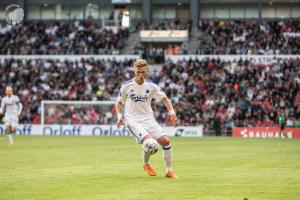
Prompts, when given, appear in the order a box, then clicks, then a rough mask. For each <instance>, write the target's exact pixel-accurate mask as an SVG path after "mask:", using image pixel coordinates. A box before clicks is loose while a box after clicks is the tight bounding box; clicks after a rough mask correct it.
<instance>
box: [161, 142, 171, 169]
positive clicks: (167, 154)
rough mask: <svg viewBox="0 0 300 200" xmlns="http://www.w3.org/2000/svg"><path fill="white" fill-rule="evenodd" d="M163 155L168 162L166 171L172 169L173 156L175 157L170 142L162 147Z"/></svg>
mask: <svg viewBox="0 0 300 200" xmlns="http://www.w3.org/2000/svg"><path fill="white" fill-rule="evenodd" d="M162 149H163V150H162V155H163V159H164V160H165V163H166V171H167V172H168V171H172V170H173V169H172V157H173V152H172V146H171V144H169V145H168V146H164V147H162Z"/></svg>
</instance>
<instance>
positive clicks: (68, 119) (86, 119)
mask: <svg viewBox="0 0 300 200" xmlns="http://www.w3.org/2000/svg"><path fill="white" fill-rule="evenodd" d="M114 104H115V102H114V101H42V102H41V128H42V132H43V134H45V129H44V127H45V128H46V127H53V126H58V125H59V126H61V127H71V126H72V127H74V125H78V127H93V126H92V125H101V126H104V127H105V126H106V127H112V126H113V127H114V125H115V124H116V120H117V119H116V114H115V107H114ZM114 131H117V130H114ZM51 134H52V133H51ZM118 134H119V133H118ZM119 135H120V134H119Z"/></svg>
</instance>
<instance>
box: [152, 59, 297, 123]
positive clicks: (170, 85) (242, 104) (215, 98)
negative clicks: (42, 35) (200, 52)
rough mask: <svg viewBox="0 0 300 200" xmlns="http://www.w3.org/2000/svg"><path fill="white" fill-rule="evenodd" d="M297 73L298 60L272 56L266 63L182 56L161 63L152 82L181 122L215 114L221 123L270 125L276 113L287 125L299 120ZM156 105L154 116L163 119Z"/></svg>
mask: <svg viewBox="0 0 300 200" xmlns="http://www.w3.org/2000/svg"><path fill="white" fill-rule="evenodd" d="M299 72H300V59H274V60H273V61H272V62H271V63H269V64H255V62H252V61H249V60H238V61H222V60H220V59H206V60H201V61H200V60H182V61H179V62H177V63H173V62H166V63H165V64H164V65H163V69H162V71H161V72H160V73H159V74H158V75H157V76H156V82H158V83H159V85H160V87H161V88H163V90H164V91H165V92H166V93H167V95H168V96H170V97H171V99H172V101H173V103H174V105H176V110H177V115H178V119H179V124H181V125H196V124H211V123H213V121H214V120H215V119H217V120H218V121H219V122H221V124H223V125H224V126H227V127H231V126H232V125H233V124H234V125H236V126H274V125H278V117H279V115H280V114H284V115H285V116H286V117H287V119H288V121H289V125H293V122H295V121H299V119H300V92H299V91H300V90H299V89H300V73H299ZM158 108H159V109H156V112H155V115H156V117H157V118H158V119H159V120H165V119H167V118H165V117H166V116H165V115H164V114H161V113H163V112H162V109H163V108H162V107H158ZM297 123H299V122H297ZM298 126H299V124H298Z"/></svg>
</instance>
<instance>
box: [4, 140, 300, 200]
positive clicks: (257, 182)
mask: <svg viewBox="0 0 300 200" xmlns="http://www.w3.org/2000/svg"><path fill="white" fill-rule="evenodd" d="M15 141H16V146H15V147H13V148H9V147H8V146H7V142H6V140H5V136H4V135H1V136H0V199H1V200H10V199H11V200H67V199H68V200H102V199H116V200H119V199H138V200H143V199H153V200H156V199H162V200H166V199H172V200H173V199H180V200H185V199H203V200H244V199H248V200H256V199H261V200H267V199H270V200H282V199H288V200H299V199H300V140H299V139H293V140H286V139H285V140H281V139H242V138H216V137H204V138H172V143H173V150H174V171H175V172H176V173H177V175H178V176H179V179H176V180H172V179H167V178H165V177H164V162H163V160H162V156H161V149H160V151H159V152H158V153H157V154H155V155H154V156H152V158H151V163H152V164H153V166H154V168H155V169H156V170H157V172H158V176H157V177H149V176H147V175H146V174H145V173H144V171H143V169H142V160H141V147H140V146H139V145H137V144H136V143H135V141H134V140H133V138H131V137H79V136H77V137H76V136H16V137H15Z"/></svg>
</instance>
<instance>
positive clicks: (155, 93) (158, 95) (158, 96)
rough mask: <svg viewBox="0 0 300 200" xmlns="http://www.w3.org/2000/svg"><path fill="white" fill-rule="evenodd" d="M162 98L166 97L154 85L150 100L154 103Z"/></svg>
mask: <svg viewBox="0 0 300 200" xmlns="http://www.w3.org/2000/svg"><path fill="white" fill-rule="evenodd" d="M164 97H166V94H165V93H164V91H162V89H161V88H160V87H159V86H158V85H155V84H154V90H153V92H152V98H154V99H155V100H156V101H158V102H159V101H161V100H162V99H163V98H164Z"/></svg>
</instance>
